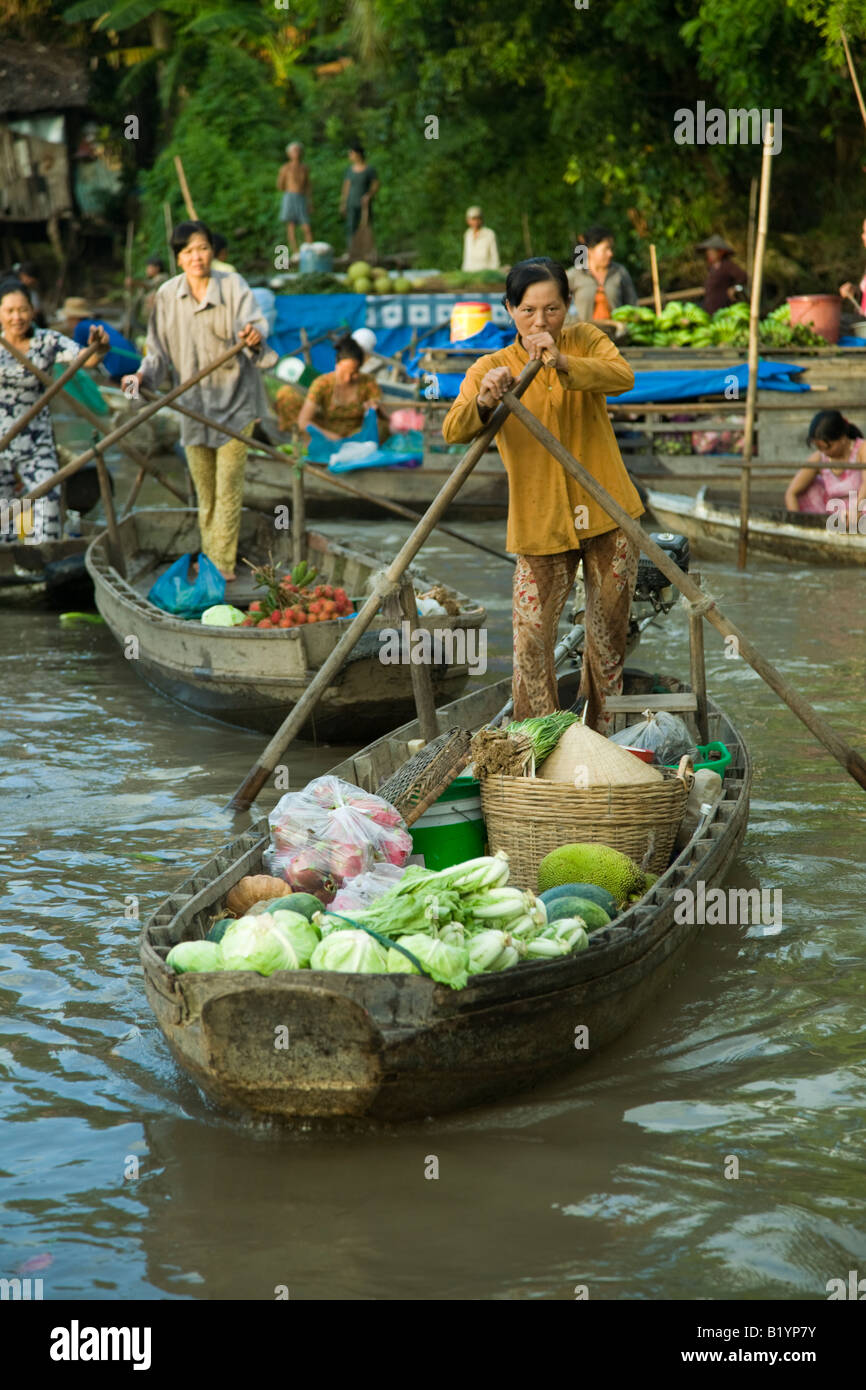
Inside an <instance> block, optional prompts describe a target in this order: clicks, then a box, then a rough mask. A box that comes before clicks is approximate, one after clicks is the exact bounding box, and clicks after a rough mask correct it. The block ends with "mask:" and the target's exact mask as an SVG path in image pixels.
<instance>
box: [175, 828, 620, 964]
mask: <svg viewBox="0 0 866 1390" xmlns="http://www.w3.org/2000/svg"><path fill="white" fill-rule="evenodd" d="M507 879H508V856H507V855H506V854H504V853H503V852H502V851H500V852H499V853H497V854H495V855H493V856H491V857H487V856H485V857H483V858H481V859H470V860H468V861H467V862H465V863H463V864H455V865H454V866H453V867H451V868H447V869H440V870H438V871H436V872H434V871H433V870H429V869H422V868H420V867H419V866H417V865H411V866H410V867H409V868H408V869H407V870H406V872H405V873H404V874H403V877H402V878H401V879H400V882H399V883H398V884H396V886H395V887H393V888H390V889H389V890H388V892H387V893H385V894H383V896H382V897H381V898H378V899H377V900H376V902H374V903H373V904H372V905H371V906H370V907H368V908H364V909H360V910H358V911H356V912H355V913H354V914H353V916H352V917H344V916H342V915H341V914H339V913H332V912H328V911H326V910H323V911H321V912H317V913H315V914H314V916H313V920H312V921H308V920H307V918H306V917H305V916H303V915H302V914H301V913H300V912H293V911H290V910H276V911H274V910H271V911H267V910H264V911H261V912H258V913H256V914H250V915H247V916H245V917H239V918H238V919H237V920H236V921H233V922H232V921H230V922H229V923H228V924H227V925H226V924H225V922H224V921H220V922H219V923H217V924H215V928H216V929H212V931H211V937H217V936H218V937H219V939H218V940H216V939H209V940H206V941H183V942H180V943H179V944H178V945H177V946H174V947H172V949H171V951H169V953H168V957H167V964H168V965H169V966H171V968H172V969H173V970H176V971H177V972H178V973H184V972H187V971H213V970H255V971H258V973H259V974H260V975H272V974H273V973H274V972H275V971H277V970H303V969H306V968H309V969H311V970H340V971H349V972H351V973H353V974H364V975H369V974H374V975H380V974H407V973H408V974H415V975H417V974H422V973H423V974H426V975H428V976H429V977H430V978H431V979H433V980H436V981H437V982H438V983H439V984H444V985H450V987H451V988H452V989H463V988H464V987H465V985H466V984H467V982H468V980H469V978H470V976H472V975H479V974H483V973H487V972H489V971H494V970H505V969H507V968H508V967H509V966H514V965H518V964H519V963H520V962H521V961H525V960H526V961H533V960H552V959H556V958H559V957H562V956H566V955H569V954H572V953H575V952H578V951H585V950H586V948H587V946H588V945H589V936H588V931H589V930H591V929H592V928H589V929H588V927H587V923H586V921H585V919H584V918H583V917H581V916H578V915H576V914H575V915H571V914H566V913H560V915H559V916H558V920H556V921H554V922H549V921H548V916H547V908H546V906H545V904H544V902H542V900H541V899H540V898H537V897H536V896H535V895H534V894H533V893H525V892H523V891H522V890H521V889H519V888H511V887H508V885H507ZM272 906H273V905H272ZM277 906H278V904H277ZM591 907H592V904H591V903H587V910H589V909H590V908H591ZM595 925H601V921H600V919H599V920H598V921H597V922H596V923H595Z"/></svg>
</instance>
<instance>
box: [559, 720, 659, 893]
mask: <svg viewBox="0 0 866 1390" xmlns="http://www.w3.org/2000/svg"><path fill="white" fill-rule="evenodd" d="M567 732H568V730H566V733H567ZM563 737H565V735H563ZM627 756H629V757H630V756H631V755H630V754H629V755H627ZM637 761H638V760H637V759H635V762H637ZM644 766H645V764H644ZM582 882H587V883H595V884H597V885H598V887H599V888H606V889H607V891H608V893H610V895H611V897H612V898H613V899H614V900H615V902H617V903H624V902H625V901H626V899H627V898H628V896H629V894H630V893H642V892H643V886H644V876H643V873H642V872H641V869H640V867H639V866H638V865H637V864H635V862H634V860H633V859H629V857H628V855H627V854H620V852H619V850H618V849H611V847H610V845H597V844H586V843H583V844H573V845H560V847H559V849H554V850H551V852H550V854H546V855H545V856H544V858H543V859H542V861H541V863H540V864H539V866H538V890H539V892H540V893H544V892H546V891H547V889H548V888H555V887H557V886H558V885H559V884H565V883H582Z"/></svg>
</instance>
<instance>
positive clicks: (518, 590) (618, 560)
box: [442, 256, 644, 734]
mask: <svg viewBox="0 0 866 1390" xmlns="http://www.w3.org/2000/svg"><path fill="white" fill-rule="evenodd" d="M569 298H570V296H569V287H568V280H567V277H566V274H565V271H564V270H563V268H562V266H561V265H558V264H557V263H556V262H555V261H552V260H550V259H549V258H548V257H546V256H540V257H536V258H533V259H531V260H526V261H520V262H519V263H518V264H517V265H515V266H513V267H512V269H511V271H510V273H509V275H508V280H507V282H506V286H505V299H504V304H505V307H506V309H507V310H508V312H509V314H510V315H511V317H512V319H513V320H514V324H515V327H516V329H517V337H516V338H515V340H514V342H513V343H512V344H511V345H510V347H507V348H503V349H501V350H500V351H499V352H495V353H492V354H491V355H490V356H488V357H482V358H481V359H480V360H479V361H478V362H476V363H475V365H474V366H473V367H470V369H469V371H468V372H467V374H466V377H465V379H464V381H463V385H462V386H461V389H460V395H459V396H458V398H457V400H456V401H455V403H454V405H453V406H452V408H451V410H450V411H449V412H448V415H447V416H446V419H445V423H444V425H443V427H442V433H443V434H444V436H445V438H446V440H447V441H448V443H449V444H450V443H465V442H467V441H468V440H470V439H472V438H473V437H474V436H475V435H476V434H477V433H478V432H479V430H480V429H481V427H482V426H483V425H484V424H486V422H487V420H488V419H489V417H490V415H491V413H492V411H493V410H494V408H495V407H496V404H497V402H498V401H499V399H500V398H501V397H502V396H503V395H504V393H505V392H506V391H507V390H509V389H510V387H511V386H512V385H513V383H514V382H515V381H516V379H517V377H518V376H519V375H520V372H521V371H522V369H523V368H524V367H525V366H526V364H527V362H529V361H531V360H533V359H534V358H538V357H542V356H546V355H547V354H553V355H555V361H554V362H553V363H552V364H551V365H550V366H549V367H544V368H542V370H541V371H540V372H539V373H538V375H537V376H536V377H535V379H534V381H532V382H531V384H530V386H529V388H528V390H527V391H526V393H525V394H524V396H523V403H524V405H525V406H526V407H527V409H528V410H531V411H532V413H533V415H535V416H537V417H538V419H539V420H540V421H541V423H542V424H544V425H546V426H547V428H548V429H549V430H550V431H551V433H552V434H555V435H556V437H557V439H559V440H561V442H562V443H563V444H564V445H565V447H566V449H568V451H569V452H570V453H571V454H573V455H574V456H575V458H577V459H578V460H579V461H580V462H581V463H582V464H583V465H584V467H585V468H587V469H589V471H590V472H591V473H592V475H593V477H595V478H597V479H598V481H599V482H600V483H601V485H602V486H603V487H604V488H606V489H607V491H608V492H609V493H610V494H611V496H612V497H613V498H614V499H615V500H616V501H617V502H619V504H620V506H622V507H623V508H624V509H625V510H626V511H627V512H628V513H629V515H630V516H633V517H639V516H641V515H642V513H643V510H644V509H643V506H642V504H641V500H640V497H639V496H638V493H637V490H636V488H635V487H634V484H633V483H632V482H631V480H630V478H629V476H628V473H627V472H626V469H625V465H624V463H623V461H622V458H621V457H620V452H619V449H618V447H617V443H616V439H615V437H614V433H613V429H612V427H611V424H610V421H609V419H608V415H607V408H606V403H605V396H606V395H619V394H621V393H622V392H623V391H628V390H629V389H630V388H631V387H632V386H633V385H634V372H633V371H632V369H631V367H630V366H629V365H628V363H627V362H626V361H625V359H624V358H623V357H622V356H621V355H620V353H619V352H618V350H617V349H616V347H614V345H613V343H612V342H611V341H610V339H609V338H608V337H607V336H606V334H604V333H602V332H601V330H600V329H598V328H595V327H593V325H592V324H591V323H578V324H575V325H573V326H572V327H569V328H567V329H564V328H563V323H564V321H565V316H566V313H567V311H568V304H569ZM497 442H498V445H499V452H500V454H501V455H502V461H503V463H504V464H505V469H506V472H507V474H508V486H509V506H508V538H507V542H506V544H507V548H508V549H509V550H510V551H512V552H513V553H515V554H516V555H517V567H516V570H515V574H514V679H513V690H514V717H515V719H525V718H527V717H528V716H531V715H539V714H549V713H551V712H552V711H553V710H555V709H557V708H558V694H557V682H556V672H555V670H554V663H553V649H554V646H555V643H556V631H557V626H558V624H559V619H560V616H561V614H562V610H563V608H564V607H565V603H566V600H567V598H568V594H569V591H570V589H571V586H572V584H573V582H574V576H575V572H576V570H577V562H578V560H579V559H581V558H582V560H583V571H584V582H585V585H586V644H585V650H584V658H583V670H582V673H581V681H580V693H581V694H582V695H585V696H586V698H587V703H588V710H587V723H588V725H589V726H590V728H594V729H597V730H598V731H599V732H600V733H605V734H606V733H607V732H608V731H609V729H610V727H611V724H612V720H611V719H609V718H608V717H606V716H605V715H604V713H603V710H604V700H605V697H606V696H608V695H618V694H620V693H621V691H622V669H623V663H624V660H625V645H626V635H627V632H628V622H629V612H630V608H631V597H632V593H633V591H634V586H635V580H636V577H637V563H638V550H637V547H636V546H634V545H633V544H632V542H631V541H630V540H629V539H628V537H627V536H626V535H625V534H624V533H623V532H622V531H621V530H620V529H619V527H618V526H617V525H616V523H615V522H614V521H612V520H611V518H610V517H609V516H608V515H607V513H606V512H604V511H603V510H602V509H601V507H599V505H598V503H596V502H594V501H593V499H592V498H591V497H590V496H589V495H588V493H586V492H585V491H584V490H583V488H582V487H581V486H580V484H579V483H578V482H577V481H576V480H575V479H574V478H572V477H570V476H569V475H568V474H567V473H565V471H564V470H563V469H562V467H561V466H560V465H559V464H558V463H557V462H556V460H555V459H554V458H553V457H552V456H551V455H550V454H548V453H547V451H546V450H545V449H544V448H543V447H542V445H541V444H539V443H538V442H537V441H536V440H535V438H534V436H533V435H531V434H529V433H528V431H527V430H526V429H525V428H524V427H523V425H521V424H520V422H519V421H518V420H516V419H515V418H514V417H513V416H509V418H508V419H507V420H506V421H505V423H504V424H503V426H502V428H501V429H500V430H499V433H498V435H497Z"/></svg>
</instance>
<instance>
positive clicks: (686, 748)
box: [610, 709, 697, 763]
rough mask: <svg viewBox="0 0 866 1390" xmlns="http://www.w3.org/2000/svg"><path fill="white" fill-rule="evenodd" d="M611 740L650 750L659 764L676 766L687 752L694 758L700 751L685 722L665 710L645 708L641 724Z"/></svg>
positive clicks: (629, 727) (631, 727) (629, 746)
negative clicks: (673, 764) (674, 764)
mask: <svg viewBox="0 0 866 1390" xmlns="http://www.w3.org/2000/svg"><path fill="white" fill-rule="evenodd" d="M610 741H611V743H618V744H619V745H620V746H621V747H623V748H648V749H649V750H650V751H651V752H652V753H653V754H654V755H655V760H656V762H657V763H675V762H678V761H679V759H680V758H682V757H684V756H685V754H686V753H690V754H691V755H692V756H694V755H695V753H696V751H697V749H696V746H695V741H694V739H693V738H692V736H691V734H690V733H689V731H688V728H687V726H686V724H685V723H684V722H683V720H682V719H680V717H679V715H678V714H668V712H667V711H666V710H648V709H645V710H644V712H643V719H642V720H641V722H640V723H639V724H630V725H629V726H628V728H627V729H623V730H622V732H621V733H618V734H611V736H610Z"/></svg>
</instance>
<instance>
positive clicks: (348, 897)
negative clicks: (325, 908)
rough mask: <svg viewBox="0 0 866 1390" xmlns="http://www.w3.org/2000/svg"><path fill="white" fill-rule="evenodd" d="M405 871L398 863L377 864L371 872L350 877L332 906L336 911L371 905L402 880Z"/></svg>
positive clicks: (357, 908)
mask: <svg viewBox="0 0 866 1390" xmlns="http://www.w3.org/2000/svg"><path fill="white" fill-rule="evenodd" d="M403 872H404V871H403V869H401V868H400V867H399V866H398V865H397V864H376V865H375V867H374V868H372V869H371V870H370V872H369V873H366V874H359V875H358V877H357V878H353V879H348V880H347V881H346V882H345V883H344V884H343V887H342V888H341V889H340V890H339V892H338V893H337V895H336V897H335V898H334V900H333V902H332V903H331V907H332V908H333V909H334V911H335V912H358V911H360V909H361V908H362V907H370V905H371V904H372V903H374V902H375V901H376V899H377V898H381V897H382V895H383V893H387V892H388V889H389V888H393V887H394V886H395V885H396V884H398V883H399V882H400V879H401V878H402V877H403Z"/></svg>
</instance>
